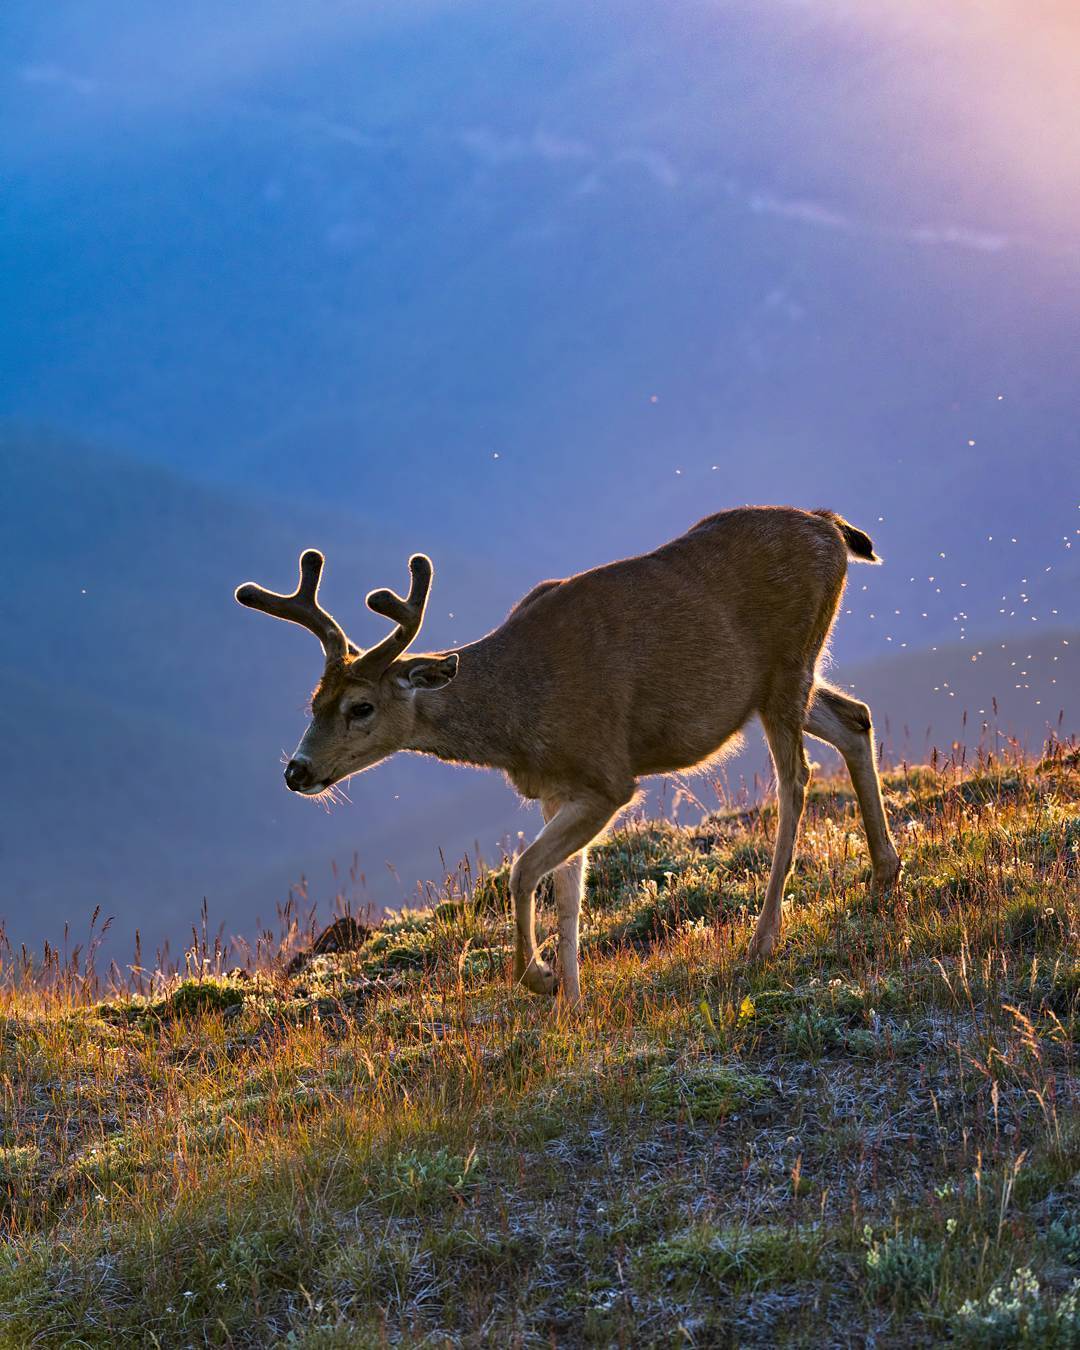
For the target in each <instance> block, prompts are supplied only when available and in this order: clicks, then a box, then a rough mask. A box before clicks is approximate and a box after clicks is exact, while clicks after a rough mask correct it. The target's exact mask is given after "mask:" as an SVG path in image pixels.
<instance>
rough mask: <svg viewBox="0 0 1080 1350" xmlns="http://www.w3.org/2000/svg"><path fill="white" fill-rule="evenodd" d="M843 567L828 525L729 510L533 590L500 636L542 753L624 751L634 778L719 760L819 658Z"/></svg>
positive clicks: (796, 515)
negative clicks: (636, 552) (644, 549)
mask: <svg viewBox="0 0 1080 1350" xmlns="http://www.w3.org/2000/svg"><path fill="white" fill-rule="evenodd" d="M846 567H847V550H846V546H845V544H844V542H843V540H842V539H841V537H840V535H839V533H838V532H837V530H836V528H835V527H834V526H833V525H832V524H830V523H829V522H828V521H826V520H823V519H822V518H821V517H818V516H815V515H812V514H810V513H808V512H804V511H799V510H795V509H791V508H785V507H748V508H742V509H738V510H733V511H725V512H722V513H720V514H719V515H715V516H710V517H707V518H706V519H705V520H702V521H700V522H699V523H698V524H697V525H695V526H694V527H693V528H692V529H691V530H688V531H687V533H686V534H683V535H680V536H679V537H678V538H676V539H673V540H672V541H671V542H670V543H667V544H664V545H663V546H661V547H660V548H658V549H656V550H654V551H653V552H651V553H646V554H642V555H641V556H639V557H633V558H626V559H622V560H621V561H619V562H614V563H609V564H607V565H606V566H603V567H598V568H594V569H592V570H591V571H588V572H582V573H579V574H578V575H577V576H573V577H569V578H567V579H566V580H564V581H561V582H558V583H545V584H544V585H543V586H541V587H537V588H536V591H534V592H532V593H530V595H529V596H527V597H526V599H525V601H523V602H522V603H521V604H520V605H519V606H518V608H517V609H516V610H515V611H514V612H513V613H512V614H511V616H510V618H509V619H508V620H507V623H506V624H505V625H504V627H503V629H502V630H500V632H499V634H497V635H496V637H497V638H498V639H499V641H500V646H501V647H502V648H503V651H504V654H505V656H506V657H508V658H510V659H511V661H512V663H513V664H515V665H516V667H517V670H518V674H519V677H520V682H522V683H523V684H524V686H525V687H526V689H527V690H528V692H527V693H526V694H525V697H526V698H527V699H528V700H529V703H530V708H531V716H532V717H533V718H534V724H535V725H536V728H537V734H538V737H539V738H540V739H541V740H542V741H543V743H544V744H546V745H548V746H550V747H552V750H553V751H554V750H555V747H559V751H558V753H559V754H566V753H568V754H570V755H572V756H573V755H577V756H579V757H581V758H595V756H596V755H600V756H602V757H603V756H607V757H610V756H611V755H613V754H616V753H622V754H623V756H624V758H625V760H626V768H627V770H628V772H630V773H631V774H632V775H633V776H635V777H636V776H637V775H639V774H643V773H655V772H663V771H665V770H668V769H673V768H682V767H687V766H689V765H690V764H693V763H696V762H698V761H699V760H701V759H703V758H705V757H707V756H708V755H709V754H711V753H713V752H714V751H715V750H716V749H717V748H718V747H719V745H720V744H721V743H722V742H723V740H725V739H726V738H727V737H729V736H730V735H731V734H733V732H735V731H737V730H738V728H739V727H740V726H741V725H742V724H743V723H744V722H745V721H746V719H747V718H748V717H749V716H750V715H751V713H753V712H754V710H755V709H757V708H759V707H760V706H761V705H762V703H763V702H764V701H765V700H766V699H767V698H768V696H769V690H770V688H771V686H772V684H773V683H774V681H775V680H776V679H777V678H781V679H782V678H785V677H786V673H787V672H788V671H793V670H796V669H799V668H804V667H805V666H806V664H807V662H808V661H810V662H812V661H813V659H814V658H815V657H816V654H817V651H818V650H819V648H820V646H821V643H822V641H823V640H824V637H825V636H826V634H827V631H828V627H829V625H830V624H831V621H832V617H833V614H834V612H835V609H836V605H837V602H838V600H839V596H840V593H841V591H842V588H843V581H844V576H845V573H846ZM515 683H519V681H518V680H516V681H515Z"/></svg>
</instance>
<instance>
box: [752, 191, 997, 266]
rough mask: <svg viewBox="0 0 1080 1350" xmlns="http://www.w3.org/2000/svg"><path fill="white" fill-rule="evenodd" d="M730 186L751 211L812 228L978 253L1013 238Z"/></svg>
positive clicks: (995, 250)
mask: <svg viewBox="0 0 1080 1350" xmlns="http://www.w3.org/2000/svg"><path fill="white" fill-rule="evenodd" d="M727 189H728V194H729V196H732V197H735V198H738V199H739V200H741V201H742V202H743V203H744V204H745V205H746V206H747V207H748V208H749V209H750V210H751V211H754V212H756V213H758V214H761V215H769V216H778V217H780V218H781V219H783V220H791V221H794V222H795V223H796V224H798V225H806V226H808V227H810V228H812V229H820V230H835V231H838V232H839V233H842V234H855V235H862V236H868V237H869V236H877V237H879V238H886V239H887V238H892V239H902V240H905V241H906V242H907V243H911V244H924V245H927V246H931V247H952V248H964V249H972V250H974V251H975V252H977V253H1000V252H1001V251H1002V249H1005V248H1008V247H1009V245H1010V244H1011V243H1012V242H1013V241H1012V240H1011V238H1010V237H1009V235H1007V234H999V233H995V232H993V231H990V230H978V229H972V228H971V227H969V226H966V225H954V224H942V225H884V224H881V223H879V222H877V221H873V220H866V219H862V218H860V217H858V216H854V215H851V214H850V213H848V212H846V211H841V210H838V209H837V208H836V207H833V206H827V205H825V204H824V203H822V202H817V201H813V200H811V199H809V198H803V197H778V196H775V195H774V194H772V193H768V192H759V191H750V192H747V191H745V190H744V189H742V188H741V187H740V186H739V185H738V184H736V183H734V182H730V181H729V182H728V184H727Z"/></svg>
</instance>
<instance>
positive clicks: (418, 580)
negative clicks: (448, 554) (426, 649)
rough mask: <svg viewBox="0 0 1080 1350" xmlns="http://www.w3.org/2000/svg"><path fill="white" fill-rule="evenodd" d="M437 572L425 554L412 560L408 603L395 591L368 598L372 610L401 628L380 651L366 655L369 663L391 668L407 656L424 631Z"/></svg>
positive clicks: (385, 642)
mask: <svg viewBox="0 0 1080 1350" xmlns="http://www.w3.org/2000/svg"><path fill="white" fill-rule="evenodd" d="M434 573H435V569H434V568H433V567H432V565H431V559H430V558H429V557H427V556H426V554H423V553H414V554H413V556H412V557H411V558H410V559H409V574H410V576H411V578H412V580H411V583H410V585H409V594H408V596H407V597H406V598H405V599H402V597H401V596H400V595H397V594H396V593H395V592H394V591H388V590H380V591H372V592H371V594H370V595H369V596H368V597H367V601H366V604H367V607H368V609H371V610H374V611H375V613H376V614H382V615H383V616H384V618H387V619H393V621H394V622H395V623H396V624H397V628H395V630H394V631H393V632H392V633H390V634H389V635H388V636H387V637H384V638H383V640H382V641H381V642H380V643H379V644H378V646H376V647H371V648H370V649H369V650H368V651H366V652H365V653H364V661H365V663H367V662H371V663H372V664H376V665H384V666H385V665H388V664H389V663H390V662H391V661H393V660H394V659H395V658H396V657H399V656H400V655H401V654H402V652H404V651H405V650H406V649H407V648H408V647H409V645H410V643H411V642H412V641H413V639H414V638H415V637H416V635H417V633H419V631H420V625H421V624H422V623H423V622H424V607H425V606H426V605H427V598H428V592H429V591H430V590H431V578H432V577H433V576H434Z"/></svg>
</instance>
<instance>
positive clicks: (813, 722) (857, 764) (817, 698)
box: [806, 684, 900, 887]
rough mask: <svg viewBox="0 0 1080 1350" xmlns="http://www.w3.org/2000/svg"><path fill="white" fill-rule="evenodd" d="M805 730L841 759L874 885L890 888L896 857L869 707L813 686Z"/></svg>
mask: <svg viewBox="0 0 1080 1350" xmlns="http://www.w3.org/2000/svg"><path fill="white" fill-rule="evenodd" d="M806 730H807V732H808V733H809V734H810V735H811V736H814V737H816V738H817V739H818V740H819V741H826V742H827V743H828V744H829V745H834V746H835V747H836V748H837V750H839V751H840V753H841V755H843V757H844V763H845V764H846V765H847V767H848V773H850V774H851V782H852V785H853V786H854V788H855V796H856V797H857V798H858V802H859V810H860V811H861V812H862V818H863V828H864V829H865V830H866V842H867V845H868V846H869V849H870V861H871V863H872V864H873V868H874V885H875V886H876V887H886V886H891V885H892V884H893V882H895V881H896V879H897V878H898V877H899V875H900V855H899V853H897V851H896V844H895V843H894V842H893V837H892V834H891V833H890V832H889V822H888V820H887V819H886V816H885V804H884V802H883V801H882V800H881V779H880V778H879V777H878V771H877V763H876V760H875V758H874V728H873V725H872V723H871V721H870V709H869V708H868V707H867V706H866V704H865V703H860V702H859V700H858V699H856V698H850V697H849V696H848V695H847V694H842V693H840V691H839V690H838V689H830V688H829V686H828V685H825V684H816V685H815V686H814V691H813V695H812V698H811V702H810V711H809V713H808V714H807V718H806Z"/></svg>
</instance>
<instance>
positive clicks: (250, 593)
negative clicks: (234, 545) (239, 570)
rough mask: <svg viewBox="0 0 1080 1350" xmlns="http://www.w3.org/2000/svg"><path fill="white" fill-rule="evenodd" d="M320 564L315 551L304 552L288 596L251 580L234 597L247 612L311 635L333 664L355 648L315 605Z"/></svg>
mask: <svg viewBox="0 0 1080 1350" xmlns="http://www.w3.org/2000/svg"><path fill="white" fill-rule="evenodd" d="M324 562H325V559H324V558H323V555H322V554H321V553H320V552H319V550H318V549H317V548H309V549H305V550H304V552H303V553H301V555H300V579H299V581H298V582H297V584H296V590H295V591H293V593H292V595H280V594H279V593H278V592H277V591H268V590H266V589H265V588H264V587H262V586H256V585H255V583H254V582H253V581H246V582H245V583H244V584H243V586H239V587H237V590H236V598H237V600H239V602H240V603H241V604H242V605H247V607H248V608H249V609H259V610H262V612H263V613H264V614H270V615H272V616H273V617H274V618H275V619H287V620H288V621H289V622H290V623H296V624H299V625H300V627H301V628H306V629H307V630H308V631H309V632H311V633H314V634H315V636H316V637H317V638H318V639H319V641H320V642H321V643H322V646H323V651H324V652H325V654H326V659H327V660H328V661H333V660H340V659H341V657H343V656H344V655H345V654H346V653H347V652H355V650H356V648H355V647H354V646H353V645H352V643H351V642H350V641H349V639H348V638H347V637H346V636H345V630H344V629H343V628H342V627H341V625H340V624H339V623H338V621H337V620H336V619H335V618H334V617H333V616H332V615H331V614H328V613H327V612H326V610H325V609H323V607H322V606H321V605H320V604H319V579H320V578H321V576H322V570H323V563H324Z"/></svg>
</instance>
